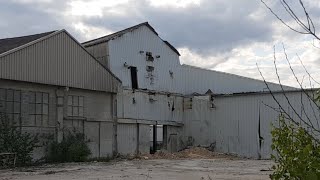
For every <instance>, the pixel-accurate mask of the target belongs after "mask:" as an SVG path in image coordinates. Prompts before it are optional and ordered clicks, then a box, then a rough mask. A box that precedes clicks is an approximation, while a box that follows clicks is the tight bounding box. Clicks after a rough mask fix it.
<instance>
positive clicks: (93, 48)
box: [0, 23, 299, 158]
mask: <svg viewBox="0 0 320 180" xmlns="http://www.w3.org/2000/svg"><path fill="white" fill-rule="evenodd" d="M179 56H180V54H179V52H178V51H177V50H176V49H175V48H174V47H173V46H172V45H171V44H170V43H169V42H167V41H164V40H163V39H161V38H160V37H159V35H158V33H157V32H156V31H155V30H154V28H153V27H151V26H150V25H149V24H148V23H142V24H139V25H136V26H133V27H130V28H127V29H125V30H122V31H119V32H116V33H114V34H111V35H107V36H104V37H101V38H98V39H94V40H91V41H88V42H85V43H82V44H80V43H79V42H77V40H75V39H74V38H73V37H72V36H71V35H70V34H69V33H68V32H67V31H65V30H61V31H52V32H48V33H42V34H37V35H31V36H25V37H19V38H9V39H1V40H0V112H2V113H5V114H6V115H7V116H8V117H9V119H10V120H12V121H13V122H15V123H16V124H19V125H20V126H21V127H22V129H23V130H24V131H28V132H33V133H40V134H51V135H54V137H55V139H56V140H57V141H61V140H62V138H63V135H64V133H65V131H66V130H70V129H76V130H77V131H79V132H81V133H84V134H85V136H86V137H87V139H88V145H89V147H90V149H91V151H92V157H106V156H113V155H117V154H118V153H120V154H123V155H127V154H144V153H150V152H154V151H156V150H157V149H158V148H157V145H158V143H159V140H160V141H161V144H162V145H161V147H160V148H162V149H166V150H168V151H170V152H174V151H178V150H181V149H183V148H185V147H186V146H198V145H200V146H214V147H215V149H216V150H217V151H219V152H225V153H235V154H239V155H241V156H245V157H253V158H269V155H270V153H269V152H271V150H270V143H271V141H270V133H269V132H270V126H267V125H266V124H267V123H270V122H271V121H272V120H275V119H276V118H277V115H278V113H271V112H270V109H267V108H266V107H265V106H263V105H262V104H263V103H262V102H263V101H269V102H270V103H271V101H272V97H271V96H270V95H269V94H267V93H266V92H267V91H268V89H267V87H266V84H265V83H264V82H263V81H259V80H256V79H252V78H246V77H242V76H237V75H233V74H228V73H223V72H218V71H212V70H207V69H202V68H199V67H194V66H190V65H181V63H180V59H179ZM268 86H269V87H270V89H271V90H273V91H281V90H282V89H281V87H280V86H279V85H278V84H274V83H268ZM284 90H286V91H287V90H294V88H291V87H287V86H285V87H284ZM291 94H292V96H290V97H291V98H293V99H296V98H297V97H298V95H299V93H298V92H292V93H291ZM279 96H280V94H279ZM238 99H240V100H238ZM281 102H283V103H286V102H285V99H283V98H282V100H281ZM295 102H296V105H297V106H299V102H298V101H295ZM256 107H259V108H258V109H257V108H256ZM262 121H263V122H262ZM249 125H250V126H249ZM247 127H250V128H247ZM261 133H264V134H261ZM261 137H263V139H264V141H263V142H262V141H261ZM262 143H264V144H262ZM150 149H151V151H150ZM43 151H44V149H43V148H42V149H41V148H39V149H38V150H37V152H35V155H36V156H35V158H39V157H41V156H42V155H43Z"/></svg>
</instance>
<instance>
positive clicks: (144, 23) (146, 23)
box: [81, 21, 149, 44]
mask: <svg viewBox="0 0 320 180" xmlns="http://www.w3.org/2000/svg"><path fill="white" fill-rule="evenodd" d="M142 25H149V23H148V22H147V21H146V22H143V23H140V24H137V25H134V26H131V27H128V28H125V29H122V30H120V31H116V32H114V33H111V34H108V35H105V36H102V37H98V38H95V39H91V40H89V41H85V42H82V43H81V44H86V43H90V42H93V41H96V40H99V39H103V38H106V37H108V36H112V35H116V34H118V33H121V32H124V31H127V30H129V29H132V28H136V27H139V26H142Z"/></svg>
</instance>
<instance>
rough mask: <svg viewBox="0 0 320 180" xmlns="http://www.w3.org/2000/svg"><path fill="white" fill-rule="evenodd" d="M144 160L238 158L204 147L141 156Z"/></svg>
mask: <svg viewBox="0 0 320 180" xmlns="http://www.w3.org/2000/svg"><path fill="white" fill-rule="evenodd" d="M140 158H142V159H145V160H147V159H216V158H230V159H235V158H237V157H236V156H233V155H229V154H224V153H219V152H213V151H209V150H208V149H207V148H203V147H191V148H188V149H184V150H182V151H179V152H175V153H170V152H168V151H166V150H160V151H157V152H156V153H154V154H147V155H142V156H140Z"/></svg>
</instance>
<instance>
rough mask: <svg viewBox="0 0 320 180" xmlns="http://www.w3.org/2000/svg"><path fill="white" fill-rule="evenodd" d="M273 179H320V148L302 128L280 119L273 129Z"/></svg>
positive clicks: (281, 117) (282, 118)
mask: <svg viewBox="0 0 320 180" xmlns="http://www.w3.org/2000/svg"><path fill="white" fill-rule="evenodd" d="M271 134H272V149H273V150H274V151H275V152H276V153H277V154H276V155H272V159H274V160H275V162H276V163H277V164H276V165H275V166H273V169H274V172H273V174H272V175H270V178H271V179H310V180H313V179H320V146H319V144H318V143H317V142H316V141H315V140H314V138H313V137H312V136H311V135H310V134H308V132H307V131H306V130H305V129H304V128H302V127H301V126H297V125H294V124H293V123H290V122H287V121H286V120H285V118H284V116H280V118H279V126H278V127H275V126H273V129H272V132H271Z"/></svg>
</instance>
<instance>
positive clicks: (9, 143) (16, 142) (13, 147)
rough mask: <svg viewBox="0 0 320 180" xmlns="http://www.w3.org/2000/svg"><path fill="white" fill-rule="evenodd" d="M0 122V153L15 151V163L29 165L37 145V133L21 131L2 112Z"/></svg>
mask: <svg viewBox="0 0 320 180" xmlns="http://www.w3.org/2000/svg"><path fill="white" fill-rule="evenodd" d="M0 123H1V124H0V153H15V154H16V165H18V166H22V165H29V164H30V163H31V161H32V151H33V150H34V149H35V148H36V147H39V146H38V142H39V140H38V135H31V134H30V133H26V132H24V133H22V132H21V130H20V128H19V127H17V126H15V124H13V123H12V122H10V121H9V119H8V118H7V116H5V115H4V114H3V113H0ZM0 165H1V164H0Z"/></svg>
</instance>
